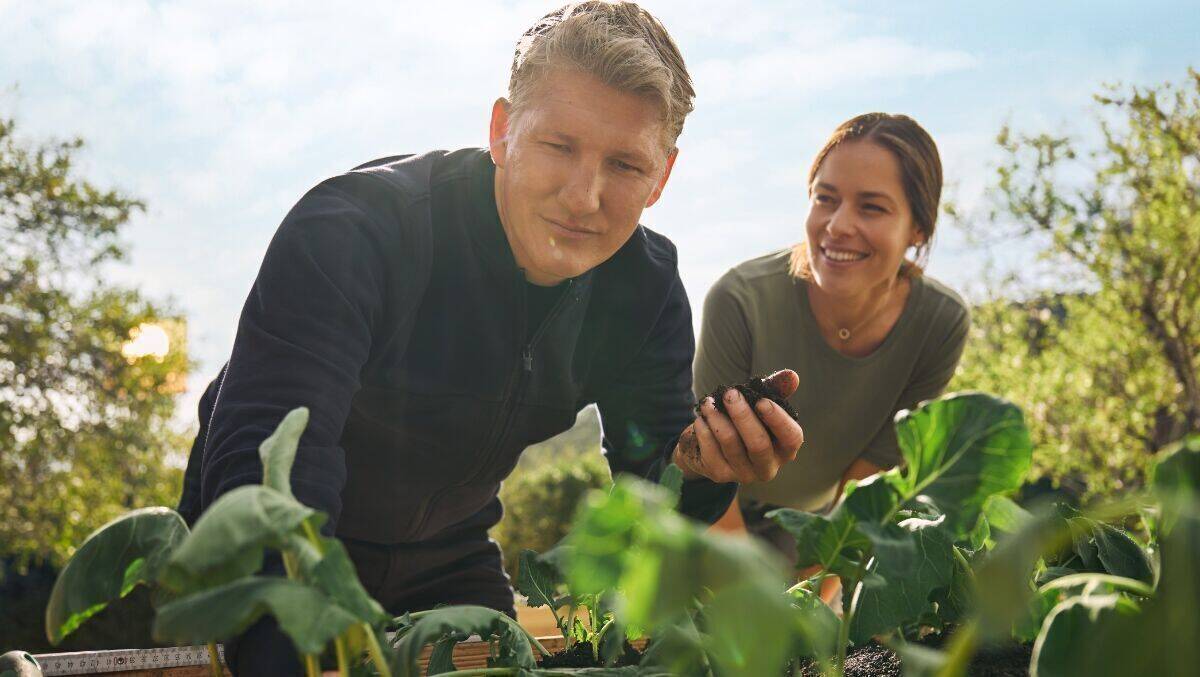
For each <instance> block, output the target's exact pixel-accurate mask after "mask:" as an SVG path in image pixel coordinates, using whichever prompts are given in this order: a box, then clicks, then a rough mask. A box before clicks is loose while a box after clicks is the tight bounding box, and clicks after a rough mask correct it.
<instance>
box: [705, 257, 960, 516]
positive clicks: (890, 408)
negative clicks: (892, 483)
mask: <svg viewBox="0 0 1200 677" xmlns="http://www.w3.org/2000/svg"><path fill="white" fill-rule="evenodd" d="M789 254H790V250H786V249H785V250H782V251H778V252H774V253H771V254H767V255H766V256H760V257H758V258H755V259H751V260H749V261H746V262H745V263H742V264H740V265H738V266H737V267H735V268H733V269H732V270H730V271H729V272H728V273H726V274H725V275H724V276H722V277H721V279H720V280H718V281H717V283H716V284H715V285H713V287H712V289H711V290H709V292H708V296H707V297H706V298H705V301H704V315H703V318H702V322H701V330H700V339H699V345H698V346H697V350H696V361H695V363H694V366H693V374H694V386H693V387H694V389H695V391H696V396H697V398H701V397H703V396H704V395H705V394H706V393H708V392H709V391H711V390H712V389H713V388H716V387H717V386H718V385H721V384H726V385H729V384H734V383H740V382H742V381H745V380H746V379H747V378H749V377H750V376H756V375H762V374H768V373H771V372H774V371H777V370H779V369H785V368H786V369H792V370H794V371H795V372H796V373H797V374H799V376H800V387H799V388H798V389H797V390H796V392H795V394H793V395H792V396H791V397H790V398H789V402H790V403H791V404H792V406H793V407H795V408H796V411H797V412H799V414H800V425H801V426H802V427H803V428H804V439H805V441H804V446H803V447H801V449H800V453H799V455H798V456H797V458H796V460H795V462H793V463H789V464H787V465H786V466H784V467H783V468H781V469H780V471H779V474H778V475H777V476H776V477H775V479H774V480H772V481H770V482H766V483H755V484H747V485H743V486H742V487H741V490H740V496H741V497H742V498H743V499H747V498H749V499H756V500H758V501H762V502H765V503H770V504H774V505H780V506H787V507H792V508H797V509H801V510H816V509H819V508H821V507H822V506H825V505H826V504H828V503H829V502H830V501H831V500H832V499H833V496H834V492H835V490H836V488H837V485H838V482H839V480H840V479H841V478H842V475H843V474H845V472H846V469H847V468H848V467H849V466H850V464H851V463H853V462H854V460H855V459H858V458H863V459H865V460H867V461H870V462H872V463H874V464H876V465H879V466H883V467H888V466H893V465H897V464H899V463H900V462H901V460H902V459H901V456H900V451H899V447H898V446H897V442H896V432H895V428H894V426H893V418H894V417H895V414H896V412H897V411H899V410H901V409H909V408H912V407H914V406H916V405H917V404H918V403H919V402H922V401H924V400H927V399H931V398H934V397H937V396H938V395H939V394H941V392H942V390H943V389H944V388H945V387H946V384H947V383H948V382H949V381H950V378H951V376H953V375H954V370H955V368H956V367H957V365H958V360H959V358H960V357H961V356H962V350H963V345H964V344H965V342H966V337H967V329H968V327H969V326H970V313H969V311H968V309H967V306H966V304H965V303H964V302H963V300H962V299H961V298H959V296H958V295H957V294H955V293H954V292H953V291H952V290H950V289H949V288H948V287H946V286H945V285H943V284H941V283H939V282H937V281H936V280H933V279H930V278H929V277H928V276H914V277H913V278H912V289H911V291H910V292H909V296H908V299H907V301H906V303H905V307H904V310H903V312H902V313H901V315H900V318H899V319H898V320H897V321H896V324H895V326H894V327H893V328H892V331H891V332H890V333H889V334H888V336H887V338H886V339H884V341H883V343H882V344H881V345H880V346H879V347H878V348H877V349H876V350H875V352H873V353H871V354H870V355H868V356H866V357H861V358H855V357H847V356H846V355H843V354H841V353H839V352H837V351H836V350H834V349H833V348H832V347H831V346H830V345H829V344H828V343H827V342H826V341H825V338H824V337H823V336H822V335H821V332H820V329H819V328H818V326H817V322H816V319H815V318H814V317H813V314H812V310H811V309H810V307H809V303H808V294H807V293H806V291H805V287H804V285H805V284H808V283H806V282H805V281H803V280H798V279H796V278H794V277H792V276H791V275H790V274H789V272H788V257H789Z"/></svg>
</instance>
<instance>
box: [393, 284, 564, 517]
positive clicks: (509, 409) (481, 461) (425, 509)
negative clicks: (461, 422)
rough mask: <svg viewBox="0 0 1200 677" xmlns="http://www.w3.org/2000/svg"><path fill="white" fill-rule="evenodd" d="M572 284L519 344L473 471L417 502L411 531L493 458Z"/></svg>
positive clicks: (522, 308)
mask: <svg viewBox="0 0 1200 677" xmlns="http://www.w3.org/2000/svg"><path fill="white" fill-rule="evenodd" d="M517 282H518V285H519V286H518V290H519V292H518V298H520V303H519V304H518V305H519V306H520V308H519V311H518V317H519V318H520V320H519V322H520V325H521V337H522V340H524V336H525V322H526V320H527V314H528V312H529V311H528V309H527V307H526V305H527V301H526V296H525V287H524V285H525V274H524V271H518V274H517ZM574 286H575V280H574V279H569V280H567V288H566V289H564V290H563V291H562V295H561V296H559V298H558V300H557V301H556V302H555V303H554V305H553V306H552V307H551V308H550V312H548V313H546V317H545V318H543V319H542V323H541V324H540V325H539V326H538V328H537V331H535V332H534V333H533V336H532V337H530V339H529V342H528V343H525V344H524V345H523V346H522V347H521V360H520V362H519V363H518V365H517V368H516V369H515V370H514V373H513V374H512V375H510V376H509V378H508V385H507V386H506V387H505V389H504V399H503V401H502V407H503V408H502V409H501V411H500V415H499V416H497V420H498V421H500V423H498V424H497V425H496V426H495V427H493V429H492V434H491V436H490V437H489V439H488V443H487V444H486V445H484V448H483V449H484V453H482V454H480V457H479V458H478V459H477V462H476V463H475V469H474V472H472V473H471V474H470V475H468V476H467V477H466V478H465V479H464V480H462V481H461V482H457V483H454V484H449V485H446V486H444V487H442V488H440V489H438V490H436V491H434V492H433V493H432V494H430V496H429V498H427V499H426V500H425V501H424V503H423V504H422V505H421V510H420V513H419V514H418V517H417V526H416V528H415V529H414V533H415V534H416V533H420V532H421V530H422V529H424V528H425V524H426V523H427V522H428V521H429V513H430V508H431V507H432V506H433V504H434V503H436V502H437V500H438V499H440V498H441V497H442V494H444V493H446V492H447V491H449V490H451V489H457V488H459V487H462V486H465V485H467V484H470V483H471V482H473V481H474V480H476V479H477V478H478V477H479V475H480V474H481V473H482V472H483V469H484V468H486V467H487V466H488V464H489V463H491V461H492V457H494V456H495V455H496V452H497V451H498V450H499V447H500V443H501V442H503V441H504V438H505V436H506V435H507V434H508V431H509V429H510V428H512V423H513V418H514V417H515V416H516V413H517V404H516V403H517V400H518V399H519V397H520V396H521V394H522V393H523V392H524V390H525V386H526V385H527V384H528V381H529V376H530V374H532V373H533V348H534V346H536V345H537V342H538V340H539V339H540V338H541V337H542V334H544V333H545V332H546V329H547V328H548V327H549V326H550V323H551V322H553V321H554V318H555V317H557V316H558V314H559V313H560V312H561V311H562V308H563V306H565V305H566V304H567V303H568V302H569V301H570V297H571V292H572V290H573V288H574Z"/></svg>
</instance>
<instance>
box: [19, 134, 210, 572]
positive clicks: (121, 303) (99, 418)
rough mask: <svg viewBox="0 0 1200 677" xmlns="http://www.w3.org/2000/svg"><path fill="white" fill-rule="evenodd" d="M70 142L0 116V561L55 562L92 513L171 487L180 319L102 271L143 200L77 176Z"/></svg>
mask: <svg viewBox="0 0 1200 677" xmlns="http://www.w3.org/2000/svg"><path fill="white" fill-rule="evenodd" d="M82 145H83V144H82V142H81V141H80V140H78V139H75V140H71V141H66V142H52V143H40V144H39V143H28V142H25V141H22V140H20V139H18V138H17V137H16V136H15V135H14V124H13V122H12V121H11V120H4V119H0V252H2V255H0V478H3V479H2V481H0V566H3V564H4V563H5V562H7V563H8V565H9V566H15V567H16V568H18V569H21V568H23V567H25V566H26V565H28V564H31V563H40V564H48V565H51V566H57V565H60V564H61V563H62V562H63V561H65V559H66V558H67V557H69V556H70V554H71V553H72V552H73V550H74V548H75V546H77V545H78V544H79V543H81V542H82V541H83V540H84V538H85V537H86V536H87V535H88V533H90V532H91V531H92V530H93V529H95V528H96V527H98V526H100V525H101V524H103V523H104V522H106V521H108V520H109V519H111V518H113V517H115V516H117V515H119V514H122V513H124V512H126V511H128V510H129V509H131V508H135V507H140V506H145V505H156V504H161V505H171V504H173V503H174V501H175V500H176V499H177V497H178V493H179V484H180V481H181V471H180V470H179V468H178V465H179V464H178V462H175V463H171V462H169V457H171V456H172V455H176V456H177V457H179V456H180V455H181V454H182V452H183V451H185V450H186V445H187V439H186V437H185V435H183V434H181V433H180V432H179V431H178V430H177V429H176V428H175V427H173V425H172V421H171V419H172V416H173V415H174V413H175V407H176V399H177V396H178V394H179V393H180V392H181V391H182V389H183V386H184V383H185V380H186V376H187V372H188V369H189V367H190V362H189V360H188V357H187V352H186V346H185V344H184V326H183V322H182V320H181V319H180V318H179V317H178V316H177V314H176V313H174V312H173V311H172V310H171V309H170V308H169V307H167V306H165V305H162V304H158V303H154V302H151V301H150V300H148V299H146V298H144V297H143V296H142V295H141V294H140V293H139V292H138V291H137V290H136V289H132V288H127V287H123V286H120V285H118V284H114V283H113V282H112V281H110V280H108V279H106V277H105V274H106V273H107V272H108V271H109V270H111V265H112V264H114V263H115V262H118V261H120V260H121V259H122V258H123V257H124V255H125V251H126V250H125V246H124V244H123V243H122V242H121V241H120V239H119V234H120V230H121V228H122V226H124V225H125V224H126V223H127V222H128V221H129V219H130V217H131V216H132V215H133V214H134V213H135V212H137V211H139V210H141V209H142V208H143V206H142V203H141V202H139V201H137V200H135V199H132V198H130V197H128V196H125V195H123V194H121V193H119V192H116V191H113V190H103V189H100V188H97V187H96V186H94V185H93V184H92V183H90V182H88V181H86V180H84V179H82V178H79V177H77V176H76V175H75V171H74V168H73V167H74V163H75V156H76V153H77V151H79V150H80V148H81V147H82ZM144 325H151V326H144ZM155 327H157V328H158V329H155ZM160 329H161V330H162V331H163V332H164V333H165V334H166V335H167V337H168V338H169V339H170V349H169V351H168V352H166V354H164V355H146V356H141V357H139V356H137V354H136V351H135V350H134V349H135V348H136V347H137V346H138V345H140V344H134V343H131V338H133V337H135V336H137V335H138V333H139V332H143V333H144V334H145V335H146V336H145V337H151V336H153V335H154V334H155V333H157V332H158V331H159V330H160ZM145 337H143V338H145ZM123 349H124V352H123ZM2 574H3V571H2V570H0V576H2Z"/></svg>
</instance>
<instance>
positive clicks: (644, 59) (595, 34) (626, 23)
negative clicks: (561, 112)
mask: <svg viewBox="0 0 1200 677" xmlns="http://www.w3.org/2000/svg"><path fill="white" fill-rule="evenodd" d="M555 68H574V69H578V70H580V71H583V72H585V73H588V74H590V75H592V76H593V77H595V78H596V79H598V80H600V81H601V82H603V83H604V84H606V85H608V86H610V87H613V88H614V89H618V90H621V91H624V92H630V93H633V94H637V95H638V96H642V97H645V98H647V99H649V100H651V101H653V102H654V103H655V104H656V105H657V106H658V107H659V109H660V110H661V112H662V122H663V128H664V135H665V138H664V146H665V149H666V150H667V151H668V152H670V151H671V150H673V149H674V148H675V142H676V141H677V140H678V139H679V134H680V133H681V132H683V121H684V119H685V118H686V117H687V115H688V113H691V112H692V108H693V104H692V100H693V99H694V98H695V96H696V92H695V90H694V89H693V88H692V78H691V76H690V75H688V72H687V67H686V65H685V64H684V62H683V56H682V55H681V54H680V53H679V48H678V47H676V46H675V41H674V40H672V39H671V36H670V35H669V34H668V33H667V29H666V28H665V27H663V25H662V23H661V22H660V21H659V20H658V19H656V18H654V16H652V15H651V14H650V13H649V12H647V11H646V10H644V9H642V8H641V7H639V6H637V5H636V4H635V3H632V2H602V1H600V0H591V1H590V2H579V3H572V4H569V5H564V6H562V7H560V8H559V9H556V10H554V11H553V12H550V13H549V14H547V15H546V16H544V17H542V18H541V20H540V21H538V22H537V23H535V24H534V25H533V26H532V27H530V28H529V30H527V31H525V33H524V35H522V36H521V39H520V40H518V41H517V49H516V53H515V54H514V56H513V63H512V76H511V78H510V79H509V83H508V100H509V105H510V106H511V108H510V116H512V117H513V118H514V119H517V118H519V117H520V115H521V113H522V112H523V111H524V110H525V108H526V107H527V106H528V105H529V101H530V98H531V96H532V95H533V93H534V92H535V91H536V89H537V85H538V83H539V81H540V80H541V77H542V76H543V75H544V74H545V73H546V72H547V71H548V70H550V69H555Z"/></svg>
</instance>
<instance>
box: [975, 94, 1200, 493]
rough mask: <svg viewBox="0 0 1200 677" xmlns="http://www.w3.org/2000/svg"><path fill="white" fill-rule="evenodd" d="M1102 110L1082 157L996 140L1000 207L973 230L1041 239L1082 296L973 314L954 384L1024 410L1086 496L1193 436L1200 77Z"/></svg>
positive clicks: (1025, 141) (1198, 356) (1112, 101)
mask: <svg viewBox="0 0 1200 677" xmlns="http://www.w3.org/2000/svg"><path fill="white" fill-rule="evenodd" d="M1096 101H1097V103H1098V105H1099V108H1100V110H1099V117H1098V122H1097V125H1098V131H1099V136H1098V138H1099V139H1100V140H1101V142H1100V143H1098V144H1097V147H1096V148H1094V149H1093V150H1091V151H1089V152H1082V151H1079V150H1077V147H1078V146H1079V145H1080V144H1079V141H1078V140H1076V139H1072V138H1068V137H1064V136H1055V135H1051V134H1036V135H1024V134H1017V133H1014V132H1013V131H1012V130H1010V129H1008V128H1007V127H1006V128H1004V129H1003V130H1002V131H1001V133H1000V135H999V138H998V142H999V145H1000V148H1001V149H1002V151H1003V153H1004V160H1003V162H1002V163H1001V165H1000V167H999V171H998V177H997V179H998V180H997V183H996V185H995V186H994V188H993V197H994V198H995V204H996V209H994V210H993V211H992V212H991V214H989V215H988V216H987V217H985V218H983V219H982V220H969V221H968V222H967V224H966V225H967V227H968V229H969V230H970V231H972V232H976V233H979V232H988V233H991V234H995V233H1000V234H1002V235H1003V236H1006V237H1014V238H1017V239H1023V240H1027V241H1033V242H1037V243H1041V244H1043V245H1044V256H1045V259H1046V260H1048V261H1049V262H1051V264H1052V265H1054V266H1055V270H1056V276H1057V279H1058V282H1059V284H1060V285H1061V287H1063V288H1070V289H1074V290H1077V291H1075V292H1072V293H1064V292H1062V290H1061V289H1058V290H1047V291H1044V292H1043V293H1040V294H1035V295H1033V297H1032V298H1026V299H1024V300H1021V301H1014V300H1013V297H1011V296H1007V297H1006V296H1005V295H1000V296H998V297H996V298H993V299H991V300H989V301H988V302H985V303H983V304H981V305H980V306H978V307H977V308H976V311H975V317H974V319H975V327H974V330H973V331H974V335H973V340H972V342H971V344H970V347H969V349H968V352H967V355H966V357H965V358H964V361H963V365H962V368H961V369H960V372H959V374H958V376H957V377H956V380H955V383H954V384H953V385H954V387H958V388H968V387H969V388H980V389H983V390H988V391H992V392H996V393H1000V394H1003V395H1005V396H1007V397H1010V398H1011V399H1013V400H1015V401H1016V402H1017V403H1018V404H1020V405H1021V406H1022V407H1023V408H1025V410H1026V412H1027V413H1028V415H1029V417H1030V422H1031V425H1032V428H1033V433H1034V439H1035V443H1036V445H1037V453H1036V454H1035V459H1034V467H1035V472H1038V473H1039V474H1041V475H1044V476H1050V477H1053V478H1056V479H1058V480H1062V481H1066V482H1079V484H1080V486H1079V489H1081V490H1082V491H1083V493H1086V494H1094V493H1097V492H1099V493H1108V492H1110V491H1113V490H1117V489H1121V488H1123V487H1127V486H1137V485H1140V484H1141V483H1142V482H1143V481H1144V478H1145V470H1146V468H1147V467H1148V464H1149V462H1150V460H1151V455H1152V454H1153V453H1154V452H1156V451H1158V450H1159V449H1161V448H1163V447H1164V446H1166V445H1168V444H1170V443H1171V442H1173V441H1175V440H1178V439H1180V438H1181V437H1182V436H1183V435H1184V434H1186V433H1187V432H1189V431H1200V375H1198V374H1200V275H1197V274H1195V270H1196V265H1197V264H1196V262H1197V261H1198V260H1200V73H1197V72H1196V71H1195V70H1189V73H1188V79H1187V80H1186V81H1185V82H1184V83H1183V84H1179V85H1173V84H1165V85H1162V86H1159V87H1151V88H1140V87H1128V88H1123V87H1112V88H1109V90H1108V91H1107V92H1106V93H1105V94H1103V95H1100V96H1097V97H1096ZM951 215H952V216H955V214H954V213H953V212H951Z"/></svg>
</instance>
